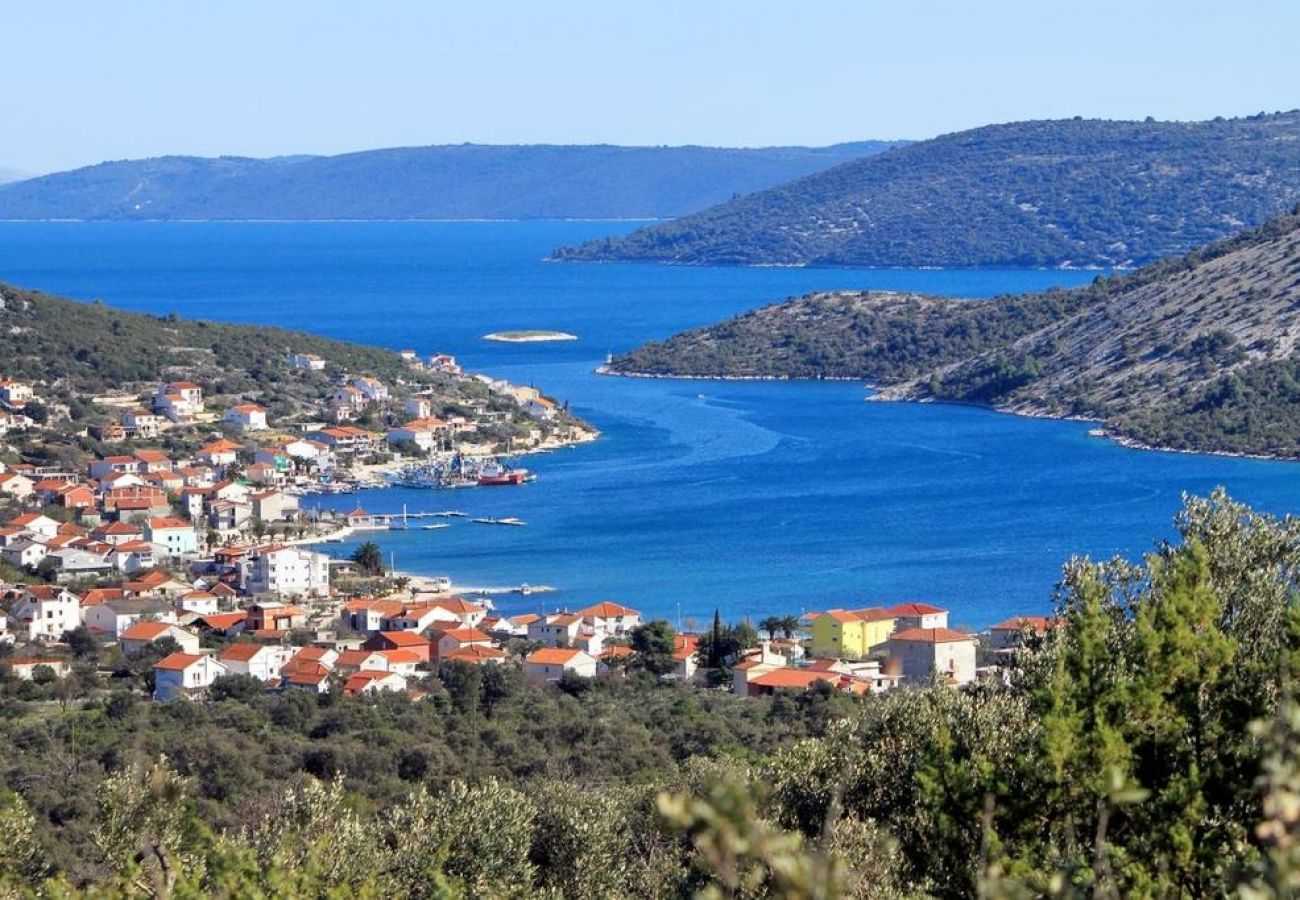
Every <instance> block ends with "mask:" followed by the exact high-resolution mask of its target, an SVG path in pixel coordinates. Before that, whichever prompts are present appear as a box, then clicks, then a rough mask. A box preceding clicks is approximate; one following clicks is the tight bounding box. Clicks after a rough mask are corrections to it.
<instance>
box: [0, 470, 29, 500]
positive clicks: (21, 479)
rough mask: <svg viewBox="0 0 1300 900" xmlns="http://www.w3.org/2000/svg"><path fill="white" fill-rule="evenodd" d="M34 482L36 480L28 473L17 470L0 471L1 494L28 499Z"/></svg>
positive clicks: (18, 498) (17, 498)
mask: <svg viewBox="0 0 1300 900" xmlns="http://www.w3.org/2000/svg"><path fill="white" fill-rule="evenodd" d="M34 484H35V482H33V481H32V480H31V479H30V478H28V477H27V476H26V475H20V474H19V473H17V472H0V494H3V495H5V496H7V497H13V498H14V499H15V500H26V499H27V498H28V497H30V496H31V495H32V487H33V485H34Z"/></svg>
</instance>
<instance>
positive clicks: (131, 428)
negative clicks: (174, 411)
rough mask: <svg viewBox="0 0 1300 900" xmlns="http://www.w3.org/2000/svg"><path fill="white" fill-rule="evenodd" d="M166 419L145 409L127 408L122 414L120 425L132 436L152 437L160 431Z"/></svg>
mask: <svg viewBox="0 0 1300 900" xmlns="http://www.w3.org/2000/svg"><path fill="white" fill-rule="evenodd" d="M166 422H167V419H166V418H165V417H163V416H160V415H158V414H157V413H151V412H149V411H148V410H146V409H133V410H129V411H128V412H126V413H125V414H123V416H122V427H123V428H124V429H125V430H126V432H127V434H129V435H131V437H134V438H152V437H157V436H158V435H159V434H160V433H162V430H163V426H164V425H165V424H166Z"/></svg>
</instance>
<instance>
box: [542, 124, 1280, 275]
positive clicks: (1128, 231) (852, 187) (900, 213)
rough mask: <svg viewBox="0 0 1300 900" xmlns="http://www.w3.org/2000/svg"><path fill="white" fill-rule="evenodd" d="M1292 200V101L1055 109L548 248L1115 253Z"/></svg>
mask: <svg viewBox="0 0 1300 900" xmlns="http://www.w3.org/2000/svg"><path fill="white" fill-rule="evenodd" d="M1297 200H1300V111H1293V112H1288V113H1279V114H1275V115H1263V114H1260V115H1259V116H1252V117H1250V118H1246V119H1227V120H1225V119H1215V120H1214V121H1212V122H1191V123H1180V122H1155V121H1151V120H1148V121H1146V122H1109V121H1096V120H1082V119H1073V120H1062V121H1039V122H1016V123H1011V124H1006V125H991V126H987V127H985V128H977V129H974V130H972V131H963V132H959V133H956V134H949V135H944V136H942V137H938V138H934V139H933V140H928V141H920V142H918V143H915V144H909V145H907V146H905V147H899V148H895V149H893V150H890V151H889V152H887V153H883V154H881V155H879V156H875V157H871V158H868V159H862V160H857V161H855V162H850V163H845V164H844V165H841V166H838V167H836V168H834V169H830V170H828V171H825V172H821V173H818V174H815V175H809V176H808V177H805V178H802V179H799V180H797V181H793V182H791V183H789V184H784V185H780V186H778V187H774V188H771V189H768V190H764V191H759V192H758V193H755V194H752V195H749V196H746V197H741V198H738V199H735V200H731V201H729V202H727V203H723V204H721V205H719V206H715V207H713V208H711V209H706V210H703V211H702V212H699V213H696V214H694V215H690V216H685V217H683V218H681V219H677V220H675V221H672V222H665V223H661V224H657V225H653V226H649V227H647V228H642V229H640V230H638V231H635V232H633V233H631V234H629V235H626V236H621V237H613V238H606V239H601V240H595V241H590V242H588V243H586V244H583V245H581V246H579V247H566V248H562V249H560V250H558V251H556V253H555V256H556V258H558V259H568V260H644V261H654V262H669V263H688V264H691V263H693V264H711V265H757V264H782V265H809V266H972V267H973V266H1062V265H1071V266H1076V267H1088V266H1097V267H1112V266H1131V265H1138V264H1143V263H1147V262H1150V261H1152V260H1155V259H1159V258H1162V257H1166V256H1171V255H1175V254H1178V253H1185V252H1187V251H1188V250H1190V249H1192V248H1194V247H1197V246H1200V245H1202V244H1205V243H1208V242H1210V241H1213V240H1216V239H1219V238H1222V237H1224V236H1226V235H1229V234H1231V233H1233V232H1235V231H1237V230H1238V229H1240V228H1242V227H1244V226H1253V225H1258V224H1261V223H1262V222H1264V221H1265V220H1267V219H1269V218H1271V217H1273V216H1276V215H1278V214H1280V213H1282V212H1283V211H1285V210H1286V209H1288V208H1290V207H1291V206H1293V205H1294V204H1295V203H1296V202H1297Z"/></svg>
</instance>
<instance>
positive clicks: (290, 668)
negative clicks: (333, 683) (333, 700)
mask: <svg viewBox="0 0 1300 900" xmlns="http://www.w3.org/2000/svg"><path fill="white" fill-rule="evenodd" d="M338 661H339V652H338V651H337V650H335V649H333V648H332V647H303V648H301V649H300V650H299V651H298V652H297V653H295V654H294V655H293V656H292V657H291V658H290V659H289V661H288V662H287V663H285V664H284V665H283V666H282V667H281V669H280V677H281V678H285V677H287V676H289V675H291V674H293V673H294V672H296V671H298V670H313V669H315V668H317V667H322V666H323V667H324V668H325V669H326V670H328V671H331V672H332V671H333V670H334V667H335V666H336V665H338Z"/></svg>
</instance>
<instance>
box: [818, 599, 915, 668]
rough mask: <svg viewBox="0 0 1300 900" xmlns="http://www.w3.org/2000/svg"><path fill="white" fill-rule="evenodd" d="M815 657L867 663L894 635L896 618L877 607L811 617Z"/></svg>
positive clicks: (844, 610) (834, 611)
mask: <svg viewBox="0 0 1300 900" xmlns="http://www.w3.org/2000/svg"><path fill="white" fill-rule="evenodd" d="M810 618H811V619H812V629H811V631H812V653H813V656H819V657H824V658H826V657H829V658H833V659H839V658H842V657H847V658H849V659H865V658H866V657H867V656H869V655H870V654H871V653H872V652H873V651H875V650H877V649H880V648H882V647H883V646H884V644H885V641H887V640H889V635H890V634H892V633H893V631H894V621H895V620H894V615H893V613H892V612H890V611H889V610H885V609H880V608H878V607H867V608H866V609H851V610H846V609H832V610H828V611H826V612H824V613H817V614H816V615H814V616H810Z"/></svg>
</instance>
